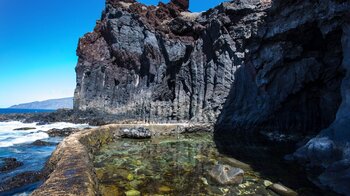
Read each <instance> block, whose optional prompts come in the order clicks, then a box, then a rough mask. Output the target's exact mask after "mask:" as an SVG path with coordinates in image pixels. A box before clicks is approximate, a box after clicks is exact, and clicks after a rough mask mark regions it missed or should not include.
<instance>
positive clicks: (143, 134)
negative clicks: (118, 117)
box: [121, 127, 152, 139]
mask: <svg viewBox="0 0 350 196" xmlns="http://www.w3.org/2000/svg"><path fill="white" fill-rule="evenodd" d="M121 137H123V138H132V139H147V138H151V137H152V133H151V131H150V130H148V129H146V128H144V127H139V128H135V129H123V130H122V131H121Z"/></svg>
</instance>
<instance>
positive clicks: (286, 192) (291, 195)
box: [268, 183, 298, 196]
mask: <svg viewBox="0 0 350 196" xmlns="http://www.w3.org/2000/svg"><path fill="white" fill-rule="evenodd" d="M268 188H269V189H271V190H273V191H274V192H276V193H278V194H279V195H281V196H297V195H298V193H297V192H295V191H293V190H292V189H290V188H288V187H286V186H284V185H281V184H276V183H275V184H272V185H270V186H268Z"/></svg>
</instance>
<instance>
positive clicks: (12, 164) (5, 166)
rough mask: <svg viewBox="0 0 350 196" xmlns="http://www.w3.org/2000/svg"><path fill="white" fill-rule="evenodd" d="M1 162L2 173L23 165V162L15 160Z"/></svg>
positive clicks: (2, 159)
mask: <svg viewBox="0 0 350 196" xmlns="http://www.w3.org/2000/svg"><path fill="white" fill-rule="evenodd" d="M0 160H1V162H0V163H1V164H0V172H8V171H11V170H14V169H16V168H17V167H21V166H22V165H23V163H22V162H20V161H17V159H15V158H0Z"/></svg>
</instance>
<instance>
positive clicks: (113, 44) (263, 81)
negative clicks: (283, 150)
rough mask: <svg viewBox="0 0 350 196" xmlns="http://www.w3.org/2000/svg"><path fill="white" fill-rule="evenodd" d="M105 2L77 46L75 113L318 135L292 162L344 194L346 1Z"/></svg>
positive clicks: (226, 130) (230, 130)
mask: <svg viewBox="0 0 350 196" xmlns="http://www.w3.org/2000/svg"><path fill="white" fill-rule="evenodd" d="M188 8H189V2H188V0H172V1H171V2H170V3H168V4H163V3H159V5H158V6H145V5H143V4H140V3H138V2H136V1H135V0H107V2H106V8H105V10H104V12H103V14H102V17H101V19H100V20H99V21H98V22H97V24H96V27H95V29H94V31H93V32H91V33H88V34H86V35H85V36H84V37H82V38H81V39H80V41H79V46H78V49H77V54H78V56H79V61H78V65H77V67H76V72H77V87H76V91H75V97H74V107H75V109H76V110H83V111H84V110H96V111H99V112H105V113H110V114H114V115H117V116H119V117H120V118H121V119H136V120H146V121H154V122H171V121H190V122H209V123H215V124H216V134H219V135H220V134H234V133H235V131H237V130H266V131H274V132H276V131H277V132H280V133H283V134H287V133H288V134H290V133H292V134H298V135H300V136H307V135H314V136H315V135H317V134H318V133H319V134H318V136H316V137H315V138H314V139H311V140H310V141H309V142H308V143H306V144H304V146H303V147H300V148H299V150H297V151H296V153H294V154H293V155H291V156H290V157H289V159H294V160H298V161H302V162H304V163H307V164H309V165H312V166H319V167H322V168H323V171H324V172H323V173H322V174H321V175H319V176H318V180H317V182H316V183H318V184H319V185H320V186H323V187H327V188H331V189H333V190H336V191H337V192H339V193H343V194H349V193H350V190H349V189H350V188H349V187H350V184H349V182H350V180H349V176H350V143H349V141H350V131H349V130H350V94H349V92H350V75H349V74H350V56H349V55H350V1H348V0H303V1H302V0H235V1H230V2H225V3H222V4H220V5H218V6H217V7H215V8H213V9H210V10H208V11H206V12H202V13H191V12H190V11H188Z"/></svg>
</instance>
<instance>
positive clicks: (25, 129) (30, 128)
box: [13, 127, 36, 131]
mask: <svg viewBox="0 0 350 196" xmlns="http://www.w3.org/2000/svg"><path fill="white" fill-rule="evenodd" d="M33 129H36V128H35V127H21V128H17V129H13V130H14V131H27V130H33Z"/></svg>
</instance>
